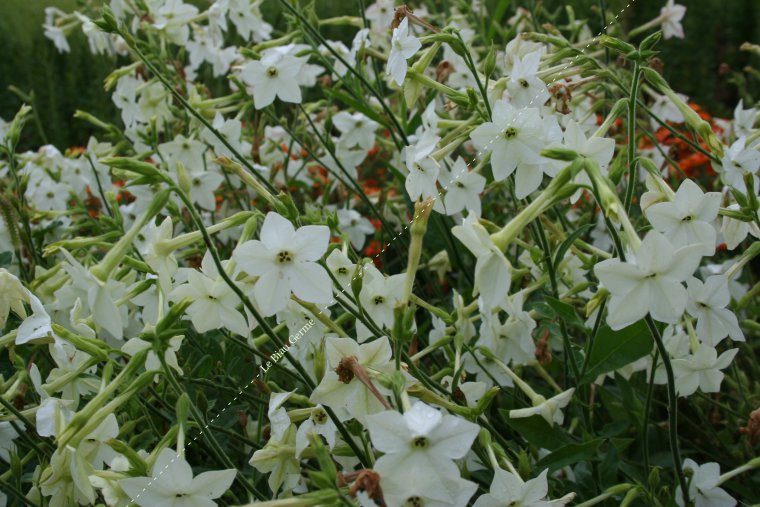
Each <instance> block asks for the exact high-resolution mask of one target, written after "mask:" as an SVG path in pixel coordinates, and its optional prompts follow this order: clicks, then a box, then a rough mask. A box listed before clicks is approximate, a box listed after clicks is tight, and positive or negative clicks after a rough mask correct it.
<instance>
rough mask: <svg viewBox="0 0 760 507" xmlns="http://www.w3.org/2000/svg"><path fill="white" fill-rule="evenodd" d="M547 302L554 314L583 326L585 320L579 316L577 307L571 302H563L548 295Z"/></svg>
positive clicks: (567, 321) (569, 322)
mask: <svg viewBox="0 0 760 507" xmlns="http://www.w3.org/2000/svg"><path fill="white" fill-rule="evenodd" d="M546 303H547V304H548V305H549V307H550V308H551V309H552V310H553V312H554V314H555V315H556V316H557V317H558V318H560V319H562V320H564V321H565V322H566V323H568V324H573V325H576V326H581V327H582V326H583V321H582V320H581V318H580V317H579V316H578V312H576V311H575V308H573V307H572V306H570V305H569V304H567V303H563V302H562V301H560V300H559V299H555V298H553V297H551V296H546Z"/></svg>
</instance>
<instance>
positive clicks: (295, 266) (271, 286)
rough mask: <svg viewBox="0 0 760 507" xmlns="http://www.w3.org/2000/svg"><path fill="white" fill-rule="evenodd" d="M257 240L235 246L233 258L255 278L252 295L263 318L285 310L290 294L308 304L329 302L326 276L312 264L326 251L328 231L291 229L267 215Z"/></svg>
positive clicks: (273, 215) (329, 283)
mask: <svg viewBox="0 0 760 507" xmlns="http://www.w3.org/2000/svg"><path fill="white" fill-rule="evenodd" d="M260 238H261V239H260V240H250V241H246V242H245V243H243V244H242V245H240V246H238V247H237V248H236V249H235V252H234V254H233V257H234V259H235V260H236V261H237V263H238V265H239V266H240V267H241V268H242V269H243V270H244V271H245V272H246V273H248V274H249V275H254V276H258V277H259V279H258V280H257V281H256V284H255V285H254V288H253V294H254V296H255V298H256V302H257V303H258V305H259V307H260V308H261V310H262V312H263V313H264V314H265V315H274V314H275V313H277V312H278V311H280V310H282V309H283V308H285V306H286V305H287V303H288V299H289V298H290V294H291V292H292V293H293V294H295V295H296V296H298V297H299V298H301V299H303V300H304V301H308V302H311V303H322V304H326V303H330V302H331V301H332V281H331V280H330V276H329V275H328V274H327V271H325V269H324V268H323V267H322V266H320V265H319V264H317V262H316V261H318V260H319V259H320V258H321V257H322V255H324V253H325V252H326V251H327V243H328V241H329V240H330V229H329V228H327V227H326V226H324V225H306V226H304V227H300V228H298V229H295V228H294V227H293V224H291V223H290V222H289V221H288V220H287V219H285V218H284V217H282V216H281V215H279V214H277V213H275V212H273V211H270V212H269V213H268V214H267V216H266V219H265V220H264V225H263V226H262V227H261V235H260Z"/></svg>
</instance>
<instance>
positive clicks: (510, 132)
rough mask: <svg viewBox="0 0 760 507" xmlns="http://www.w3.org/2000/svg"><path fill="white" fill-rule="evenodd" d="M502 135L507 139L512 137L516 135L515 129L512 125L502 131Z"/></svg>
mask: <svg viewBox="0 0 760 507" xmlns="http://www.w3.org/2000/svg"><path fill="white" fill-rule="evenodd" d="M504 137H506V138H507V139H514V138H515V137H517V129H516V128H514V127H509V128H508V129H507V130H505V131H504Z"/></svg>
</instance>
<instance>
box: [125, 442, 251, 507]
mask: <svg viewBox="0 0 760 507" xmlns="http://www.w3.org/2000/svg"><path fill="white" fill-rule="evenodd" d="M152 473H153V474H154V475H153V476H151V477H130V478H129V479H122V480H120V481H119V486H121V488H122V489H123V490H124V492H125V493H126V494H127V495H129V497H130V498H131V499H132V500H133V501H134V502H135V503H136V504H137V505H139V506H141V507H216V502H214V499H216V498H219V497H220V496H222V495H223V494H224V492H225V491H227V490H228V489H229V488H230V486H231V485H232V481H234V480H235V474H236V473H237V470H235V469H233V468H231V469H228V470H220V471H212V472H203V473H202V474H200V475H198V476H197V477H193V469H192V468H190V465H189V464H188V462H187V461H185V459H184V458H182V457H180V456H179V455H178V454H177V453H176V452H174V451H173V450H171V449H163V450H162V451H161V453H160V454H159V455H158V458H157V459H156V463H155V465H153V472H152ZM159 474H160V475H159Z"/></svg>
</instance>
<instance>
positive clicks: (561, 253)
mask: <svg viewBox="0 0 760 507" xmlns="http://www.w3.org/2000/svg"><path fill="white" fill-rule="evenodd" d="M593 227H594V226H593V225H592V224H586V225H583V226H581V227H579V228H578V229H576V230H575V231H573V233H572V234H571V235H569V236H568V237H567V238H565V241H563V242H562V244H560V245H559V248H557V251H556V252H555V253H554V270H555V271H558V270H559V264H560V263H561V262H562V259H564V258H565V254H566V253H567V251H568V250H570V247H571V246H573V243H575V240H576V239H578V238H580V237H581V236H582V235H583V234H585V232H586V231H587V230H589V229H591V228H593Z"/></svg>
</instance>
